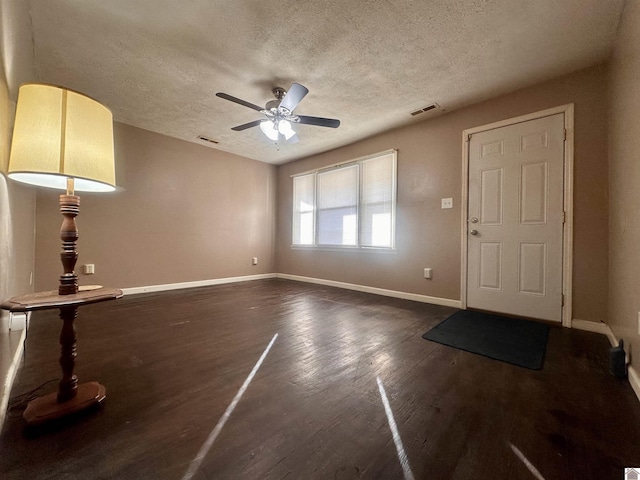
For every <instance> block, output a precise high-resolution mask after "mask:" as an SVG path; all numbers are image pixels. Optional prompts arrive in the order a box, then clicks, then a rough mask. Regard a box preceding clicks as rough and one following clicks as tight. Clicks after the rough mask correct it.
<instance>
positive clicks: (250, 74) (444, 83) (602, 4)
mask: <svg viewBox="0 0 640 480" xmlns="http://www.w3.org/2000/svg"><path fill="white" fill-rule="evenodd" d="M622 6H623V0H604V1H603V0H535V1H532V0H387V1H383V0H359V1H355V0H350V1H349V0H326V1H311V0H279V1H277V2H276V1H272V0H260V1H256V0H188V1H176V0H135V1H131V0H110V1H105V0H56V1H48V0H30V9H31V19H32V24H33V34H34V51H35V59H36V70H37V72H38V77H39V78H38V80H39V81H42V82H48V83H55V84H59V85H63V86H66V87H69V88H72V89H75V90H78V91H81V92H84V93H86V94H88V95H90V96H92V97H94V98H97V99H98V100H100V101H101V102H103V103H104V104H105V105H107V106H108V107H110V108H111V110H112V111H113V113H114V118H115V120H117V121H119V122H123V123H126V124H129V125H134V126H137V127H140V128H144V129H147V130H151V131H154V132H159V133H162V134H165V135H169V136H172V137H177V138H181V139H184V140H187V141H191V142H198V143H203V142H202V141H199V140H197V139H196V137H197V136H198V135H204V136H206V137H209V138H212V139H215V140H217V141H219V142H220V143H219V144H218V145H216V146H214V147H213V148H218V149H220V150H225V151H228V152H232V153H236V154H238V155H243V156H245V157H249V158H253V159H256V160H261V161H264V162H269V163H274V164H279V163H284V162H286V161H289V160H292V159H296V158H302V157H304V156H307V155H311V154H314V153H318V152H322V151H326V150H329V149H332V148H335V147H338V146H341V145H345V144H348V143H351V142H353V141H356V140H359V139H362V138H365V137H367V136H370V135H372V134H375V133H379V132H381V131H385V130H388V129H390V128H393V127H396V126H399V125H403V124H406V123H410V122H415V121H419V120H421V119H423V118H427V117H429V116H433V115H437V112H430V113H424V114H422V115H420V116H417V117H415V118H414V117H411V116H410V114H409V113H410V112H412V111H414V110H416V109H418V108H421V107H424V106H426V105H428V104H430V103H433V102H436V103H438V104H439V105H440V106H441V108H443V109H445V110H447V111H450V110H453V109H455V108H459V107H461V106H463V105H468V104H471V103H474V102H477V101H480V100H483V99H487V98H490V97H492V96H495V95H497V94H499V93H503V92H507V91H511V90H515V89H517V88H521V87H524V86H527V85H531V84H534V83H536V82H539V81H542V80H546V79H550V78H553V77H555V76H558V75H561V74H564V73H568V72H571V71H575V70H578V69H580V68H584V67H587V66H590V65H594V64H596V63H599V62H602V61H604V60H605V59H606V58H607V57H608V54H609V51H610V49H611V46H612V44H613V41H614V38H615V32H616V28H617V25H618V20H619V17H620V13H621V10H622ZM291 82H298V83H301V84H303V85H305V86H306V87H307V88H309V90H310V93H309V94H308V95H307V97H306V98H305V99H304V100H303V101H302V102H301V103H300V105H299V106H298V108H297V109H296V113H298V114H301V115H312V116H320V117H332V118H339V119H340V120H341V121H342V125H341V126H340V128H338V129H335V130H334V129H328V128H322V127H314V126H309V125H298V126H296V130H297V131H298V135H299V137H300V143H297V144H294V145H287V144H283V145H278V146H276V145H274V143H273V142H270V141H269V140H268V139H267V138H266V137H265V136H264V135H263V134H262V133H261V131H260V129H259V128H252V129H249V130H246V131H243V132H234V131H231V127H233V126H235V125H239V124H242V123H246V122H250V121H252V120H257V119H259V118H260V117H261V114H260V113H259V112H256V111H254V110H251V109H248V108H246V107H242V106H240V105H237V104H234V103H231V102H228V101H226V100H223V99H221V98H218V97H216V96H215V93H216V92H219V91H222V92H226V93H228V94H230V95H233V96H236V97H240V98H242V99H244V100H247V101H249V102H251V103H255V104H258V105H261V106H262V105H264V104H265V103H266V102H267V101H268V100H271V99H272V98H273V96H272V94H271V89H272V88H273V87H275V86H282V87H284V88H288V86H289V85H290V84H291ZM203 144H204V143H203Z"/></svg>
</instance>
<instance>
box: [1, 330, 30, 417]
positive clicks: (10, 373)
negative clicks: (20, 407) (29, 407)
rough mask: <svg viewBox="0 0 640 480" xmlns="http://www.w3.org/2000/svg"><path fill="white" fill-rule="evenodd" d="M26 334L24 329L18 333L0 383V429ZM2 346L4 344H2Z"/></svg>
mask: <svg viewBox="0 0 640 480" xmlns="http://www.w3.org/2000/svg"><path fill="white" fill-rule="evenodd" d="M26 334H27V331H26V330H22V331H21V332H20V333H19V334H14V335H18V339H17V342H18V345H17V348H16V351H15V352H14V353H13V357H12V358H11V362H10V364H9V368H8V370H7V371H6V375H5V377H4V382H3V383H2V391H0V430H2V426H3V425H4V419H5V417H6V414H7V407H8V405H9V398H10V396H11V388H12V387H13V381H14V380H15V379H16V374H17V373H18V366H19V365H20V359H21V358H22V353H23V350H24V339H25V336H26ZM3 347H4V346H3Z"/></svg>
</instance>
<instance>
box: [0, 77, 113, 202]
mask: <svg viewBox="0 0 640 480" xmlns="http://www.w3.org/2000/svg"><path fill="white" fill-rule="evenodd" d="M8 175H9V178H11V179H13V180H16V181H19V182H24V183H29V184H32V185H39V186H42V187H50V188H58V189H61V190H65V189H66V188H67V179H68V178H73V179H74V188H75V190H77V191H81V192H111V191H113V190H115V183H116V178H115V161H114V153H113V117H112V115H111V111H110V110H109V109H108V108H106V107H105V106H103V105H101V104H100V103H98V102H97V101H95V100H93V99H92V98H89V97H87V96H85V95H82V94H80V93H77V92H74V91H71V90H66V89H64V88H60V87H56V86H52V85H42V84H33V83H32V84H25V85H22V86H21V87H20V91H19V93H18V106H17V109H16V121H15V126H14V130H13V141H12V144H11V156H10V158H9V170H8Z"/></svg>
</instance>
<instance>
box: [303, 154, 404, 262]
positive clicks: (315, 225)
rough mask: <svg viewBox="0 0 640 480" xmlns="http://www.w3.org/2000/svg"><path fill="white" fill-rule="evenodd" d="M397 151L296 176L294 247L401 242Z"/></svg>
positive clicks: (375, 245)
mask: <svg viewBox="0 0 640 480" xmlns="http://www.w3.org/2000/svg"><path fill="white" fill-rule="evenodd" d="M395 210H396V151H395V150H392V151H388V152H383V153H379V154H376V155H372V156H369V157H365V158H363V159H359V160H354V161H352V162H349V163H348V164H345V165H339V166H334V167H329V168H326V169H323V170H319V171H316V172H313V173H307V174H302V175H299V176H296V177H293V239H292V241H293V245H294V246H309V247H313V246H315V247H345V248H357V247H361V248H385V249H393V248H394V244H395Z"/></svg>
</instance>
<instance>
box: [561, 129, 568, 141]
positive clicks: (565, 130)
mask: <svg viewBox="0 0 640 480" xmlns="http://www.w3.org/2000/svg"><path fill="white" fill-rule="evenodd" d="M562 130H563V132H564V141H565V142H566V141H567V129H566V128H563V129H562Z"/></svg>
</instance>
